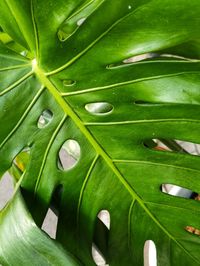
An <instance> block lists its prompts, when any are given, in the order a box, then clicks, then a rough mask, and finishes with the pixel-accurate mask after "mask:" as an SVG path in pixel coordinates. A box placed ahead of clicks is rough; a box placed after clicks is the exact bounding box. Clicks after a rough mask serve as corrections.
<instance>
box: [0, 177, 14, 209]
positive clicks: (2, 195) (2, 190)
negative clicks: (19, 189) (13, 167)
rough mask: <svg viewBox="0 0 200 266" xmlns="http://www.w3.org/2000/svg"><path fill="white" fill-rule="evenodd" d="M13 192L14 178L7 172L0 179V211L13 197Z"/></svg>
mask: <svg viewBox="0 0 200 266" xmlns="http://www.w3.org/2000/svg"><path fill="white" fill-rule="evenodd" d="M13 193H14V183H13V178H12V177H11V176H10V175H9V173H5V174H4V176H3V177H2V178H1V180H0V211H1V210H2V209H3V208H4V207H5V206H6V204H7V203H8V202H9V201H10V200H11V199H12V196H13Z"/></svg>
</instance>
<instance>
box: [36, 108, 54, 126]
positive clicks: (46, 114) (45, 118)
mask: <svg viewBox="0 0 200 266" xmlns="http://www.w3.org/2000/svg"><path fill="white" fill-rule="evenodd" d="M52 118H53V113H52V112H51V111H50V110H44V111H43V112H42V114H41V115H40V117H39V119H38V123H37V126H38V128H44V127H46V126H47V125H48V124H49V123H50V122H51V120H52Z"/></svg>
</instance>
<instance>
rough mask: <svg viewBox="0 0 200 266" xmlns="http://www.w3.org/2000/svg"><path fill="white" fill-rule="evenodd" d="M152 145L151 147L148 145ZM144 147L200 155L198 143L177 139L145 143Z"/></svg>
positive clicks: (153, 140)
mask: <svg viewBox="0 0 200 266" xmlns="http://www.w3.org/2000/svg"><path fill="white" fill-rule="evenodd" d="M148 144H150V145H148ZM144 145H145V146H146V147H148V148H151V149H154V150H159V151H168V152H169V151H171V152H177V153H184V154H191V155H196V156H199V155H200V145H199V144H197V143H193V142H189V141H182V140H177V139H162V138H160V139H152V140H146V141H144Z"/></svg>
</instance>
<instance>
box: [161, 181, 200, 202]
mask: <svg viewBox="0 0 200 266" xmlns="http://www.w3.org/2000/svg"><path fill="white" fill-rule="evenodd" d="M161 191H162V192H163V193H165V194H168V195H172V196H176V197H181V198H187V199H189V198H191V199H195V200H199V194H198V193H196V192H193V191H192V190H190V189H187V188H184V187H180V186H176V185H173V184H162V185H161Z"/></svg>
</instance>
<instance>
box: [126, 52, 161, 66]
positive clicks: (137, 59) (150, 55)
mask: <svg viewBox="0 0 200 266" xmlns="http://www.w3.org/2000/svg"><path fill="white" fill-rule="evenodd" d="M157 56H158V54H156V53H146V54H141V55H135V56H132V57H130V58H127V59H125V60H123V63H124V64H130V63H135V62H140V61H143V60H146V59H151V58H155V57H157Z"/></svg>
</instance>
